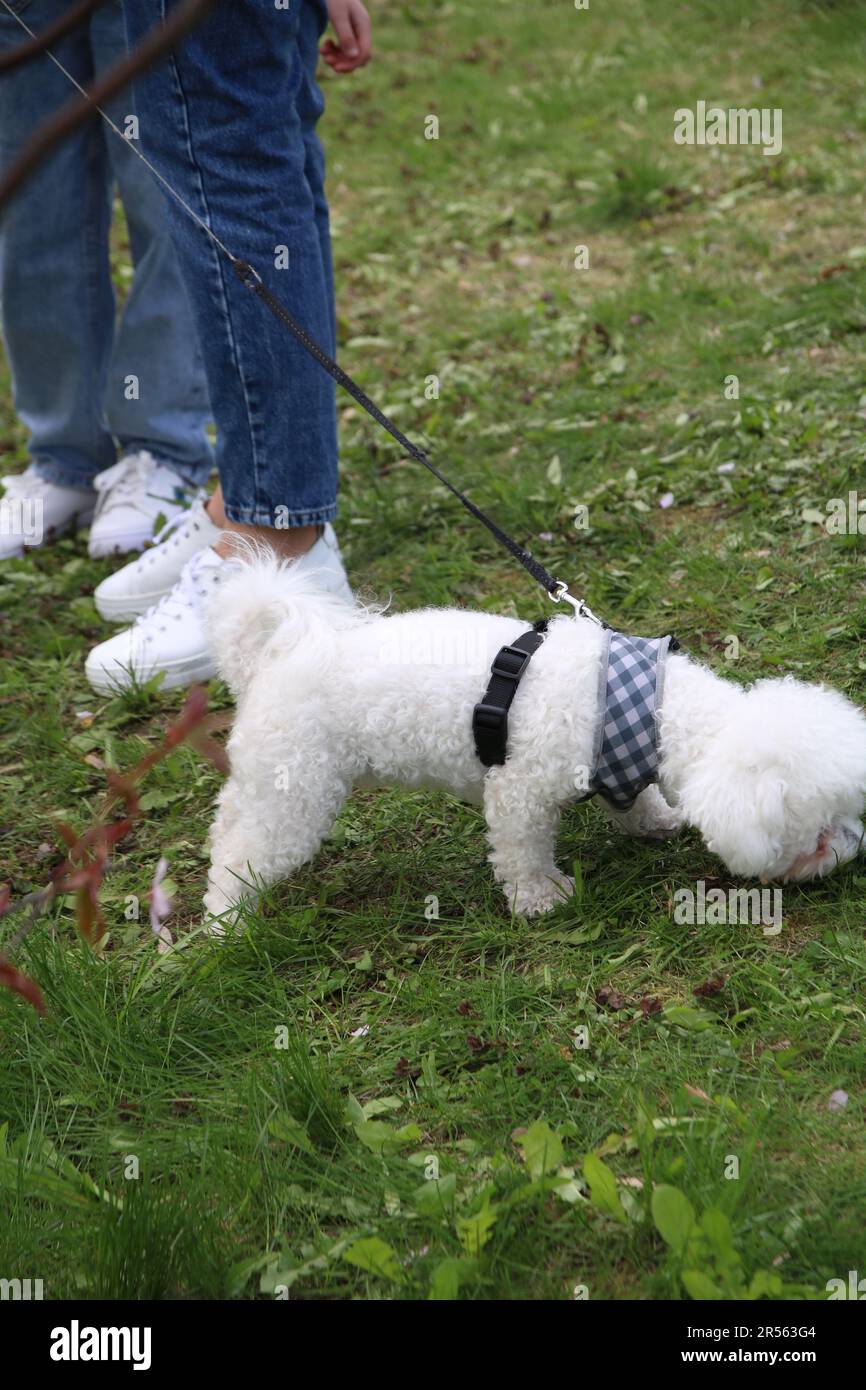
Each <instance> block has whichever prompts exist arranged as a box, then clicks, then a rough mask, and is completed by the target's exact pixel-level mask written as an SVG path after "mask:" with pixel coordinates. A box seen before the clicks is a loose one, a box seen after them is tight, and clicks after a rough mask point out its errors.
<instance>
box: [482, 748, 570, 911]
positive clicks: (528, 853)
mask: <svg viewBox="0 0 866 1390" xmlns="http://www.w3.org/2000/svg"><path fill="white" fill-rule="evenodd" d="M484 814H485V816H486V818H487V833H488V839H489V841H490V863H491V864H492V865H493V872H494V874H495V876H496V881H497V883H500V884H501V885H502V889H503V892H504V893H505V896H506V898H507V899H508V903H509V906H510V907H512V908H513V910H514V911H515V912H517V913H519V914H520V915H521V916H524V917H535V916H537V915H538V914H539V913H540V912H548V911H549V910H550V909H551V908H552V907H556V905H557V904H558V903H561V902H563V900H564V899H565V898H568V897H570V896H571V894H572V893H573V891H574V880H573V879H572V878H569V877H568V875H567V874H564V873H561V872H560V870H559V869H558V868H557V867H556V863H555V860H554V857H553V856H554V850H555V848H556V831H557V827H558V825H559V815H560V806H559V805H558V804H557V803H556V801H555V800H552V799H551V798H550V795H549V793H547V794H545V790H544V789H543V788H541V787H538V788H534V787H533V784H532V779H531V777H529V776H527V772H526V769H525V767H522V766H521V765H520V764H518V763H506V764H505V765H504V766H503V767H494V768H491V770H490V772H488V774H487V776H486V778H485V779H484Z"/></svg>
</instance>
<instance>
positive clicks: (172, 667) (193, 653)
mask: <svg viewBox="0 0 866 1390" xmlns="http://www.w3.org/2000/svg"><path fill="white" fill-rule="evenodd" d="M326 533H327V534H326V535H323V536H322V537H321V538H320V539H319V540H318V541H316V544H315V545H314V546H313V547H312V548H311V549H310V550H308V551H307V553H306V554H305V555H302V556H301V557H300V558H299V559H298V560H296V561H295V563H296V564H298V565H300V566H301V567H302V568H303V569H305V570H308V571H309V572H310V573H311V574H312V573H315V574H316V578H317V580H318V581H319V583H320V584H321V587H322V588H323V589H324V590H326V591H327V592H328V593H334V594H339V595H341V597H343V598H345V599H346V600H347V601H351V599H352V591H351V589H350V588H349V581H348V579H347V578H346V571H345V570H344V568H343V562H342V559H341V558H340V551H339V547H338V545H337V538H336V536H335V535H334V532H333V529H332V528H331V527H326ZM239 563H240V561H239V560H235V559H232V560H225V559H223V557H222V556H221V555H218V554H217V553H216V551H215V550H213V549H212V548H211V547H210V546H207V547H206V548H205V549H204V550H201V551H199V552H198V553H197V554H195V555H193V557H192V559H191V560H188V561H187V563H186V564H185V565H184V567H183V570H182V572H181V576H180V579H179V580H178V581H177V583H176V584H175V586H174V587H173V588H172V589H171V590H170V591H169V593H167V594H165V595H164V596H163V598H161V599H160V601H159V603H158V604H157V605H156V607H154V608H151V609H150V611H149V612H147V613H144V614H142V615H141V616H140V617H139V618H137V619H136V621H135V623H133V625H132V627H128V628H126V629H125V630H124V631H123V632H118V633H117V634H116V636H114V637H110V638H109V640H108V641H107V642H102V643H101V644H100V646H98V647H94V649H93V651H92V652H91V653H90V656H89V657H88V658H87V663H86V666H85V673H86V675H87V679H88V680H89V682H90V684H91V685H92V686H93V689H94V690H96V691H98V692H99V694H100V695H111V694H114V693H115V692H116V691H118V690H122V689H128V688H129V687H130V686H131V685H132V684H133V681H134V680H138V681H140V682H145V681H148V680H150V679H151V678H152V677H153V676H155V675H156V674H157V673H158V672H160V671H162V672H164V673H165V674H164V679H163V681H162V684H161V686H160V689H161V690H173V689H175V688H176V687H177V686H182V685H190V684H191V683H192V682H193V681H204V680H208V679H209V678H210V677H211V676H212V675H214V674H215V672H216V664H215V662H214V659H213V657H212V655H211V653H210V650H209V648H208V644H207V639H206V636H205V625H204V602H205V600H206V599H209V598H210V596H211V593H212V591H213V589H214V588H215V587H216V586H217V585H219V584H221V583H222V582H223V580H224V579H225V578H227V576H228V575H229V574H231V573H232V572H233V571H234V570H235V568H236V566H237V565H238V564H239Z"/></svg>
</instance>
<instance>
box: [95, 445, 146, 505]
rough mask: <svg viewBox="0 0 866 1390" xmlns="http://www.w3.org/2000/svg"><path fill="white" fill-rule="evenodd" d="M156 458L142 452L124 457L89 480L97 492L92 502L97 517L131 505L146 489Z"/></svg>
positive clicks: (144, 451)
mask: <svg viewBox="0 0 866 1390" xmlns="http://www.w3.org/2000/svg"><path fill="white" fill-rule="evenodd" d="M156 466H157V464H156V459H155V458H154V457H153V455H152V454H149V453H148V452H147V451H146V450H142V451H141V453H138V454H127V456H126V458H122V459H119V460H118V462H117V463H115V464H113V465H112V467H111V468H106V469H105V470H104V471H103V472H102V473H99V474H98V475H97V476H96V477H95V478H94V480H93V486H94V487H95V488H96V491H97V492H98V493H99V500H98V501H97V503H96V514H97V516H104V515H105V514H106V512H110V511H111V510H112V508H113V507H126V506H130V505H131V504H132V505H134V504H135V502H136V501H137V500H138V498H139V497H140V495H141V493H142V492H143V491H144V490H145V489H146V487H147V484H148V482H149V481H150V478H151V475H152V474H153V472H154V470H155V469H156Z"/></svg>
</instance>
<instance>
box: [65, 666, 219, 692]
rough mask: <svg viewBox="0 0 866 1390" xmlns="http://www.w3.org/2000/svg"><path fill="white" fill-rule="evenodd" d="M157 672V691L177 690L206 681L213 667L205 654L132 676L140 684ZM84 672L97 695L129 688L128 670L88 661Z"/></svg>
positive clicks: (211, 674)
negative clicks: (160, 678) (159, 679)
mask: <svg viewBox="0 0 866 1390" xmlns="http://www.w3.org/2000/svg"><path fill="white" fill-rule="evenodd" d="M160 672H161V673H162V676H163V680H162V684H161V685H160V687H159V689H160V691H163V690H177V689H178V688H179V687H180V686H184V685H192V684H193V683H194V682H195V681H208V680H210V679H211V678H212V677H213V676H215V675H216V667H215V665H214V663H213V661H212V659H211V658H210V657H209V656H199V657H194V658H190V659H189V660H188V661H177V662H174V663H173V664H171V665H169V666H155V667H153V669H152V670H147V671H136V673H135V675H136V678H137V679H138V681H139V682H140V684H142V685H144V683H145V682H146V681H149V680H152V678H153V677H154V676H155V675H158V674H159V673H160ZM84 674H85V676H86V677H87V680H88V682H89V683H90V685H91V686H92V688H93V689H94V690H95V691H96V692H97V694H99V695H117V694H119V693H120V692H121V691H123V690H129V689H130V688H131V684H132V682H131V681H130V678H129V672H128V671H127V670H125V669H124V668H123V667H122V666H114V667H105V666H94V665H91V664H90V662H89V661H88V662H85V665H84Z"/></svg>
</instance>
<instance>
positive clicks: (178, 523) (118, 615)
mask: <svg viewBox="0 0 866 1390" xmlns="http://www.w3.org/2000/svg"><path fill="white" fill-rule="evenodd" d="M221 535H222V532H221V530H220V528H219V527H218V526H215V525H214V523H213V522H212V521H211V519H210V517H209V516H208V514H207V511H206V510H205V504H204V501H203V500H201V499H198V500H197V501H195V502H194V503H193V504H192V506H191V507H190V509H189V511H187V512H181V513H180V515H179V516H176V517H175V518H174V519H173V520H172V521H169V522H168V524H167V525H166V526H164V527H163V529H162V530H161V531H160V533H159V535H158V536H157V537H156V541H155V543H154V545H152V546H150V547H148V549H147V550H145V552H144V554H143V555H141V556H139V558H138V559H137V560H132V561H130V563H129V564H128V565H124V566H123V569H119V570H117V571H116V572H115V573H114V574H110V575H109V576H108V578H107V579H103V581H102V583H101V584H100V585H98V587H97V589H96V592H95V593H94V595H93V601H94V603H95V604H96V608H97V611H98V612H99V614H100V617H103V618H105V619H106V620H107V621H108V622H110V623H124V622H125V623H128V622H131V621H132V619H133V618H137V617H138V616H139V615H140V614H142V613H146V612H147V611H148V609H150V608H152V607H153V605H154V604H155V603H159V600H160V599H161V598H162V597H163V596H164V595H165V594H167V593H170V592H171V590H172V589H173V588H174V586H175V584H176V583H177V581H178V580H179V579H180V576H181V571H182V570H183V567H184V565H185V564H186V563H187V561H188V560H191V559H192V557H193V555H197V554H198V552H199V551H200V550H204V549H205V548H206V547H207V546H209V545H215V544H216V542H217V540H218V539H219V537H220V536H221ZM321 541H324V543H325V545H326V546H327V548H328V550H329V551H332V552H333V553H334V554H336V556H337V561H338V564H339V566H340V571H341V573H342V578H343V581H344V583H345V589H346V594H347V595H348V594H350V593H351V590H350V589H349V583H348V580H347V579H346V576H345V572H344V571H343V562H342V560H341V559H340V547H339V544H338V542H337V537H336V535H335V534H334V528H333V526H331V525H330V523H329V524H328V525H327V526H326V527H325V530H324V534H323V535H322V537H321V540H320V541H319V542H317V545H316V546H313V550H311V551H309V552H308V554H310V555H312V554H313V551H315V553H316V555H317V556H319V557H320V563H323V562H322V560H321V556H322V553H323V552H321V551H319V550H318V549H317V546H318V545H319V544H321ZM304 559H305V561H306V556H305V557H304ZM324 563H325V566H326V567H327V562H324Z"/></svg>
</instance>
